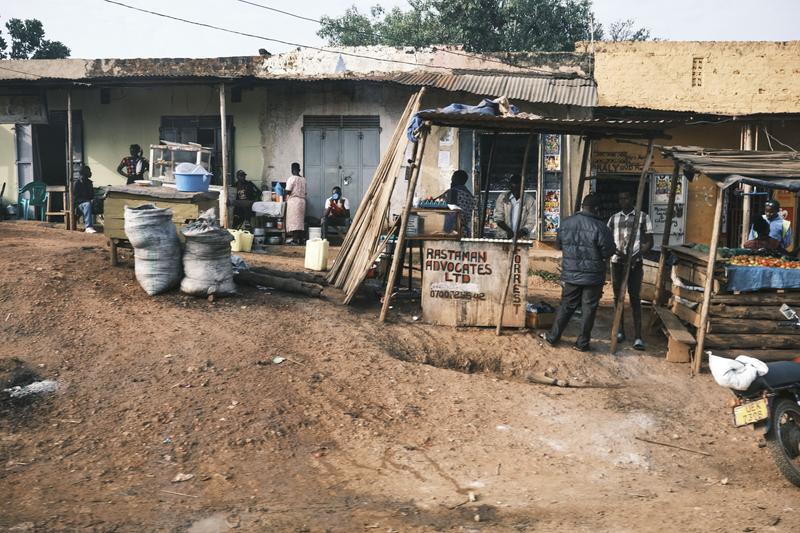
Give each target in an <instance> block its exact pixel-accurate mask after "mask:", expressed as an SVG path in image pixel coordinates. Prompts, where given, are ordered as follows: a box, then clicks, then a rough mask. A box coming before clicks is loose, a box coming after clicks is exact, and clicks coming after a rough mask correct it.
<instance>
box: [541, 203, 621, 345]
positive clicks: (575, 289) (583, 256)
mask: <svg viewBox="0 0 800 533" xmlns="http://www.w3.org/2000/svg"><path fill="white" fill-rule="evenodd" d="M597 206H598V200H597V198H596V197H595V196H594V195H592V194H590V195H588V196H586V197H585V198H584V199H583V204H582V207H583V208H582V210H581V211H580V212H578V213H576V214H574V215H572V216H571V217H568V218H566V219H564V221H563V222H562V223H561V227H560V228H559V230H558V239H557V240H556V245H557V247H558V248H559V249H560V250H561V254H562V256H561V281H562V282H563V289H562V292H561V307H559V309H558V314H557V315H556V321H555V324H553V328H552V329H551V330H550V333H547V334H545V335H543V336H542V337H543V338H544V340H545V341H546V342H547V343H548V344H550V345H551V346H552V345H555V344H556V343H557V342H558V341H559V339H561V334H562V333H564V329H565V328H566V327H567V323H568V322H569V319H570V318H571V317H572V314H573V313H574V312H575V310H576V309H577V308H578V306H579V305H580V306H581V320H582V323H581V333H580V335H578V339H577V340H576V341H575V349H577V350H579V351H581V352H586V351H589V339H590V337H591V334H592V326H593V325H594V317H595V314H596V313H597V304H599V303H600V297H601V296H602V295H603V285H604V284H605V282H606V265H607V263H608V260H609V259H610V258H611V256H612V255H614V252H615V250H616V247H615V245H614V236H613V234H612V233H611V230H610V229H608V226H607V225H606V224H605V222H603V221H602V220H600V217H598V216H597Z"/></svg>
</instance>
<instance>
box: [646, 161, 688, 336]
mask: <svg viewBox="0 0 800 533" xmlns="http://www.w3.org/2000/svg"><path fill="white" fill-rule="evenodd" d="M680 179H681V165H680V163H678V162H677V161H676V162H675V165H674V167H673V168H672V178H671V181H670V183H669V199H668V200H667V218H666V220H665V221H664V235H662V236H661V254H660V255H659V258H658V270H657V271H656V292H655V296H654V297H653V311H652V313H651V315H650V323H649V324H648V326H647V329H648V331H652V330H653V327H654V326H655V323H656V320H657V318H658V315H657V314H656V312H655V310H656V308H657V307H659V306H661V305H664V270H666V266H667V249H668V247H669V238H670V235H671V234H672V218H673V216H674V211H675V197H676V196H677V195H678V183H680Z"/></svg>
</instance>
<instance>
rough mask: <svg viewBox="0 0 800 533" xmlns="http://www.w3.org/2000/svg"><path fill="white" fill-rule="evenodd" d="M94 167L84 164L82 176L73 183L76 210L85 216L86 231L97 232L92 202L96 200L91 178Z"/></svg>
mask: <svg viewBox="0 0 800 533" xmlns="http://www.w3.org/2000/svg"><path fill="white" fill-rule="evenodd" d="M91 177H92V169H91V168H89V167H88V166H86V165H84V166H82V167H81V171H80V178H78V179H76V180H75V182H74V183H73V184H72V198H73V204H74V205H75V207H76V211H77V212H79V213H80V214H81V215H82V216H83V223H84V226H86V230H85V231H86V233H97V231H96V230H95V229H94V214H93V213H92V203H93V202H94V184H93V183H92V180H91V179H90V178H91Z"/></svg>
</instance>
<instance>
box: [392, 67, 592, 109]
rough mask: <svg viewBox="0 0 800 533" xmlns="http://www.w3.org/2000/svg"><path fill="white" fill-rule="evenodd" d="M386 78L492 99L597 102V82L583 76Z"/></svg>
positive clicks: (404, 75) (418, 75)
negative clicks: (501, 97)
mask: <svg viewBox="0 0 800 533" xmlns="http://www.w3.org/2000/svg"><path fill="white" fill-rule="evenodd" d="M389 79H390V80H391V81H393V82H395V83H402V84H404V85H416V86H427V87H436V88H438V89H444V90H447V91H453V92H467V93H472V94H476V95H479V96H491V97H493V98H497V97H500V96H507V97H508V98H509V99H511V100H525V101H526V102H532V103H548V104H560V105H574V106H581V107H594V106H596V105H597V84H595V82H594V80H591V79H586V78H559V77H553V76H520V75H513V76H512V75H501V74H496V75H492V74H489V75H486V74H476V73H469V74H461V73H459V74H439V73H432V72H408V73H402V74H397V75H395V76H393V77H391V78H389Z"/></svg>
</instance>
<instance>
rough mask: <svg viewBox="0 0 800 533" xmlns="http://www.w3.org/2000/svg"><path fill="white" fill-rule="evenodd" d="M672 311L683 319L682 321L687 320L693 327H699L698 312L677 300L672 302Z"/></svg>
mask: <svg viewBox="0 0 800 533" xmlns="http://www.w3.org/2000/svg"><path fill="white" fill-rule="evenodd" d="M672 313H673V314H674V315H675V316H677V317H678V318H680V319H681V320H683V321H684V322H688V323H689V324H691V325H692V326H694V327H696V328H697V327H700V313H698V312H696V311H693V310H692V309H689V308H688V307H686V306H685V305H683V304H682V303H679V302H675V303H673V304H672Z"/></svg>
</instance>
